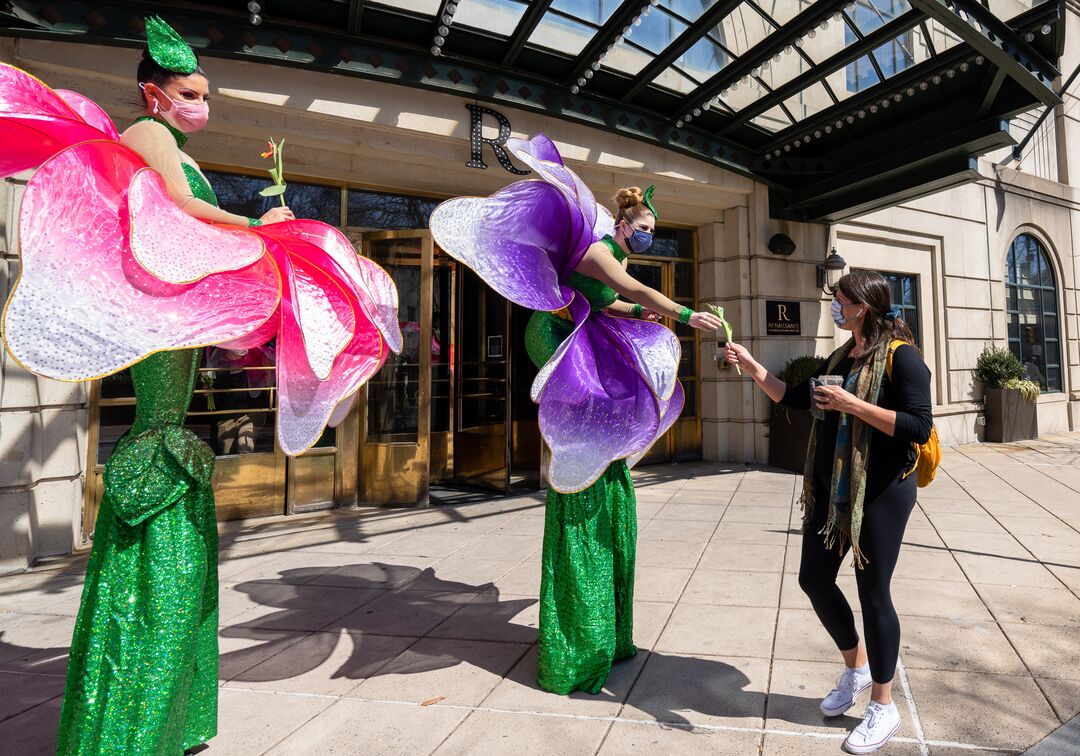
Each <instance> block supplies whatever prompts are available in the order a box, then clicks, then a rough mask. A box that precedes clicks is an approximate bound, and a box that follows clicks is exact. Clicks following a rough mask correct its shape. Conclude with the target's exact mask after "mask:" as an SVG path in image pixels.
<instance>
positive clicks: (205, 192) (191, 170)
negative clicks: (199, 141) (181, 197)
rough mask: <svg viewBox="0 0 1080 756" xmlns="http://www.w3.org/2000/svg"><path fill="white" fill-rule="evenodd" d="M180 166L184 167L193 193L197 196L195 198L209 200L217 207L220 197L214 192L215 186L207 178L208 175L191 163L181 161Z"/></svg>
mask: <svg viewBox="0 0 1080 756" xmlns="http://www.w3.org/2000/svg"><path fill="white" fill-rule="evenodd" d="M180 166H181V167H182V168H183V169H184V175H185V176H187V182H188V186H189V187H191V193H192V194H193V195H194V196H195V199H201V200H202V201H203V202H209V203H210V204H211V205H213V206H214V207H217V206H218V198H217V195H216V194H214V188H213V187H212V186H210V182H209V181H207V180H206V177H205V176H203V175H202V174H201V173H199V169H198V168H196V167H195V166H193V165H191V164H190V163H181V164H180Z"/></svg>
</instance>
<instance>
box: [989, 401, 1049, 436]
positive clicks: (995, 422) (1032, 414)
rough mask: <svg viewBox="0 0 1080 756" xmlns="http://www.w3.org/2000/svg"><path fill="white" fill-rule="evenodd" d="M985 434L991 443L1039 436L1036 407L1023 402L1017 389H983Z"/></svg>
mask: <svg viewBox="0 0 1080 756" xmlns="http://www.w3.org/2000/svg"><path fill="white" fill-rule="evenodd" d="M985 401H986V409H985V412H986V433H985V434H984V436H983V440H985V441H989V442H992V443H1010V442H1012V441H1026V440H1028V439H1032V438H1038V437H1039V413H1038V407H1037V406H1036V405H1035V404H1033V403H1030V402H1026V401H1024V398H1023V397H1022V396H1021V395H1020V391H1019V390H1017V389H992V388H988V389H986V399H985Z"/></svg>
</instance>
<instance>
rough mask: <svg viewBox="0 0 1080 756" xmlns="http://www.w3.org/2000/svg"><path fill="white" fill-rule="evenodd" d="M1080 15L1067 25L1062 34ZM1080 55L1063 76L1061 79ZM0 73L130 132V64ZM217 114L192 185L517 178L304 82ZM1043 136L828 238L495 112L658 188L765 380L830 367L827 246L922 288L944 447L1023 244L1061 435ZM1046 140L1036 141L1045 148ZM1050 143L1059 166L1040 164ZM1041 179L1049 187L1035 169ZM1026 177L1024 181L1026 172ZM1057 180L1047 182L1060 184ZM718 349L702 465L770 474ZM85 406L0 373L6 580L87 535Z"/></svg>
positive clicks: (590, 166)
mask: <svg viewBox="0 0 1080 756" xmlns="http://www.w3.org/2000/svg"><path fill="white" fill-rule="evenodd" d="M1076 22H1077V16H1075V15H1070V17H1069V20H1068V23H1069V24H1070V28H1072V27H1075V26H1076ZM1078 55H1080V48H1077V49H1074V50H1069V51H1068V54H1067V55H1066V59H1065V60H1063V61H1062V65H1061V68H1062V70H1065V71H1068V70H1071V69H1072V67H1073V66H1074V65H1075V63H1076V60H1075V59H1076V58H1077V57H1078ZM0 60H3V61H5V62H9V63H13V64H14V65H18V66H20V67H22V68H25V69H26V70H28V71H30V72H31V73H33V74H34V75H36V76H38V77H40V78H41V79H43V80H44V81H46V82H48V83H49V84H50V85H52V86H55V87H63V88H68V89H73V90H77V91H79V92H81V93H83V94H86V95H88V96H89V97H91V98H93V99H94V100H95V101H97V102H98V103H100V104H101V105H102V106H103V107H104V108H105V109H106V110H107V111H108V112H109V114H110V115H111V116H112V117H113V118H114V120H115V121H116V122H117V123H118V124H120V125H124V124H126V123H128V122H129V121H130V120H131V119H132V117H133V116H134V115H135V106H134V102H135V99H136V92H137V90H136V88H135V86H134V81H133V74H134V68H135V65H136V61H137V54H136V53H135V52H134V51H133V50H130V49H118V48H112V47H98V46H91V45H76V44H68V43H61V42H51V41H40V40H31V39H18V40H11V39H5V40H0ZM205 64H206V68H207V69H208V71H209V73H210V76H211V87H212V92H213V106H212V114H213V118H212V119H211V122H210V126H209V128H208V129H207V130H206V131H205V132H203V133H201V134H199V135H198V136H197V137H195V138H194V139H192V141H191V143H190V145H189V151H190V153H191V154H192V155H193V157H195V158H196V159H197V160H199V162H200V163H201V164H202V165H204V166H205V167H209V168H218V169H223V170H235V171H243V172H248V173H256V174H261V173H262V171H263V170H264V169H265V165H264V164H263V162H262V161H260V160H259V157H258V156H259V152H260V150H261V148H262V145H263V143H264V141H265V139H267V138H269V137H273V138H276V139H280V138H282V137H284V138H286V140H287V141H288V143H289V151H288V155H287V165H286V171H287V173H288V175H289V177H291V178H293V179H294V180H303V179H310V180H316V181H320V182H323V183H338V184H341V185H348V186H355V187H360V188H366V189H373V190H382V191H397V192H404V193H416V194H422V195H424V196H429V197H450V196H455V195H461V194H487V193H490V192H492V191H494V190H496V189H498V188H499V187H501V186H503V185H505V184H506V183H508V182H509V181H511V180H513V179H514V178H516V177H513V176H511V175H510V174H508V173H506V172H504V171H503V170H502V169H501V168H500V167H499V166H498V163H497V162H496V161H495V160H493V159H488V158H490V153H486V154H485V160H487V162H488V163H489V166H490V167H489V168H488V170H484V171H481V170H475V169H471V168H468V167H466V166H465V162H466V161H467V160H468V157H469V142H468V129H469V113H468V111H467V109H466V108H465V105H466V104H467V103H468V102H471V101H469V100H466V99H464V98H458V97H453V96H449V95H445V94H438V93H431V92H425V91H421V90H418V89H412V88H408V87H402V86H394V85H389V84H384V83H378V82H368V81H362V80H359V79H354V78H345V77H339V76H333V75H328V74H321V73H317V72H312V71H302V70H296V69H290V68H283V67H271V66H263V65H257V64H253V63H248V62H238V61H229V60H222V59H208V60H206V61H205ZM1072 102H1073V99H1072V98H1071V97H1070V98H1069V101H1068V103H1067V104H1066V107H1065V108H1062V109H1060V110H1061V112H1060V114H1059V115H1058V117H1057V118H1056V119H1050V121H1049V122H1048V125H1047V126H1046V127H1044V128H1045V130H1046V136H1045V137H1043V138H1042V139H1041V140H1040V141H1039V143H1038V144H1037V145H1036V146H1035V149H1034V150H1033V154H1035V152H1037V153H1038V158H1037V159H1032V160H1030V161H1025V164H1023V165H1021V170H1019V171H1017V170H1015V163H1013V164H1012V165H1013V166H1014V167H1004V168H1002V167H999V166H996V165H995V162H1000V161H1001V159H1003V157H1004V156H991V157H990V159H987V160H984V161H982V163H981V167H982V172H983V176H984V178H983V179H982V180H981V181H979V182H977V183H974V184H970V185H967V186H964V187H961V188H957V189H953V190H950V191H948V192H945V193H942V194H939V195H935V196H932V197H927V198H924V199H921V200H918V201H914V202H909V203H905V204H903V205H900V206H897V207H894V208H891V209H888V210H883V211H880V212H876V213H873V214H872V215H868V216H865V217H861V218H858V219H856V220H853V221H850V222H846V223H843V224H838V225H835V226H832V227H829V226H825V225H817V224H802V223H791V222H782V221H777V220H773V219H771V218H770V217H769V212H768V210H769V206H768V191H767V189H766V187H765V186H764V185H762V184H759V183H756V182H754V181H752V180H750V179H748V178H745V177H742V176H738V175H735V174H733V173H731V172H728V171H725V170H723V169H721V168H719V167H717V166H713V165H709V164H707V163H704V162H702V161H700V160H696V159H693V158H690V157H688V156H684V155H681V154H677V153H674V152H670V151H666V150H663V149H660V148H658V147H653V146H651V145H647V144H644V143H641V142H638V141H635V140H631V139H629V138H625V137H620V136H617V135H613V134H610V133H606V132H602V131H599V130H595V129H591V128H588V127H586V126H583V125H580V124H576V123H570V122H567V121H562V120H558V119H555V118H547V117H543V116H540V115H538V114H536V113H532V112H525V111H515V110H513V109H511V108H505V107H499V108H498V109H499V110H500V111H501V112H503V113H505V114H506V116H507V117H508V118H509V119H510V120H511V122H512V125H513V131H514V133H515V135H522V136H524V135H528V134H532V133H535V132H538V131H544V132H546V133H549V134H551V135H552V136H553V137H555V138H556V141H557V143H558V145H559V147H560V149H561V150H562V152H563V155H564V156H565V157H566V158H567V159H568V160H569V161H570V163H571V164H572V165H573V167H574V168H575V170H577V171H578V172H579V173H580V174H581V176H582V177H583V178H584V179H585V180H586V181H587V182H588V183H589V185H590V186H591V187H592V188H593V190H594V192H595V194H596V195H597V197H598V198H600V199H601V200H603V199H604V198H606V197H609V196H611V195H612V194H613V193H614V191H615V190H616V189H617V188H618V187H620V186H626V185H647V184H650V183H655V184H656V185H657V187H658V189H657V201H658V204H659V205H660V207H661V208H662V212H663V216H664V217H663V220H664V222H665V223H672V224H676V225H678V226H681V227H684V228H693V229H695V230H696V232H697V240H698V261H699V270H698V297H699V300H700V301H701V302H703V303H716V304H720V305H723V306H724V307H725V309H726V311H727V313H728V315H729V318H730V320H731V321H732V322H733V323H734V325H735V329H736V338H737V339H738V340H740V341H741V342H743V343H744V344H746V345H747V346H748V347H749V348H750V349H751V350H752V351H753V352H754V353H755V354H756V355H757V356H758V357H759V358H760V359H761V360H762V361H763V362H764V363H765V364H766V365H767V366H768V367H769V368H770V369H774V370H775V369H778V368H780V367H782V366H783V364H784V362H785V361H786V360H787V359H789V358H791V357H793V356H796V355H799V354H804V353H816V354H828V352H830V351H831V350H832V349H833V348H834V347H835V346H836V345H837V344H838V343H839V341H838V337H837V335H836V332H835V329H834V327H833V325H832V322H831V320H830V318H829V312H828V304H829V302H828V298H827V297H826V296H825V295H824V294H823V293H822V292H821V290H820V289H819V288H818V287H817V285H816V268H817V266H818V265H819V264H821V262H822V261H823V260H824V258H825V256H826V254H827V252H828V250H829V249H830V248H831V247H833V246H835V247H836V248H837V250H838V251H839V252H840V254H841V255H842V256H843V257H844V258H845V259H846V260H847V261H848V263H849V265H851V266H853V267H863V268H873V269H879V270H883V271H891V272H897V273H906V274H911V275H915V276H918V281H919V292H920V301H919V311H920V314H921V320H922V327H923V346H924V351H925V354H926V359H927V362H928V363H929V364H930V366H931V369H932V370H933V373H934V400H935V414H936V416H937V423H938V426H939V429H940V430H941V433H942V438H943V440H944V441H946V442H951V443H959V442H968V441H973V440H976V439H977V438H978V435H979V430H980V427H979V424H978V418H979V414H980V409H981V405H980V403H979V400H980V394H979V393H978V389H977V387H974V386H973V385H972V379H971V373H970V370H971V367H972V366H973V364H974V361H975V358H976V356H977V355H978V353H979V351H981V349H982V348H983V346H984V345H985V344H988V343H997V344H999V345H1004V344H1005V338H1006V337H1005V333H1006V329H1005V316H1004V302H1005V288H1004V283H1003V281H1004V265H1005V255H1006V252H1007V250H1008V247H1009V244H1010V242H1011V241H1012V239H1013V238H1014V237H1015V236H1016V235H1017V234H1018V233H1020V232H1021V231H1026V232H1029V233H1032V234H1034V235H1035V236H1037V238H1039V239H1040V240H1041V241H1042V242H1043V244H1044V245H1045V246H1046V248H1047V249H1048V250H1049V251H1050V253H1051V256H1052V257H1053V264H1054V266H1055V274H1056V277H1057V282H1058V287H1059V296H1058V300H1059V303H1060V306H1061V307H1062V308H1063V312H1062V313H1061V314H1062V316H1063V317H1062V323H1063V330H1064V337H1063V340H1067V343H1063V345H1064V346H1065V347H1066V353H1067V355H1068V357H1067V363H1068V370H1067V371H1066V375H1065V376H1064V377H1063V381H1064V386H1065V391H1064V392H1063V393H1060V394H1048V395H1045V396H1044V397H1043V399H1042V400H1041V401H1040V406H1039V414H1040V418H1039V420H1040V427H1041V428H1042V429H1044V430H1046V431H1052V430H1063V429H1070V428H1073V427H1074V425H1075V423H1074V420H1073V413H1074V412H1075V411H1076V407H1075V405H1076V401H1077V400H1080V372H1078V371H1080V341H1078V335H1077V327H1078V323H1077V296H1076V280H1075V279H1076V276H1075V273H1074V265H1075V263H1074V252H1073V246H1074V245H1073V236H1074V234H1078V233H1080V203H1078V200H1080V197H1078V196H1077V190H1076V189H1075V188H1073V187H1072V186H1070V185H1069V184H1068V180H1069V176H1080V149H1074V150H1072V151H1070V150H1069V149H1068V147H1069V146H1070V145H1072V144H1076V145H1080V120H1078V119H1077V115H1076V114H1072V113H1069V110H1068V104H1069V103H1072ZM1047 140H1049V141H1047ZM1050 144H1052V149H1051V148H1050V147H1048V145H1050ZM1047 166H1049V168H1048V167H1047ZM1033 167H1034V169H1033ZM1059 179H1060V181H1059ZM19 191H20V182H19V181H8V182H5V183H4V184H3V185H0V208H2V209H0V223H3V224H4V228H3V232H2V233H0V245H2V246H0V251H2V253H3V260H2V266H3V267H2V269H0V292H2V293H3V295H4V296H5V297H6V295H7V292H8V290H9V288H10V285H11V282H12V281H13V279H14V277H15V275H16V273H17V239H16V236H15V232H16V224H15V222H14V219H15V215H16V212H17V204H18V195H19ZM776 233H784V234H787V235H788V236H790V237H791V238H792V239H793V240H794V241H795V243H796V245H797V250H796V252H795V253H794V254H793V255H792V256H790V257H781V256H777V255H774V254H772V253H770V252H769V251H768V249H767V248H766V245H767V243H768V240H769V238H770V237H771V236H772V235H774V234H776ZM770 299H782V300H789V301H797V302H799V303H800V304H801V320H802V335H800V336H766V335H765V307H766V304H765V303H766V301H767V300H770ZM716 350H717V343H716V340H715V339H714V338H703V339H702V340H701V352H700V354H699V365H700V367H699V376H700V378H701V397H700V400H701V405H700V414H701V417H702V429H703V449H702V453H703V456H704V458H705V459H707V460H725V461H738V462H744V461H745V462H763V461H765V460H766V459H767V444H768V417H769V405H768V400H767V399H766V398H765V397H764V396H763V394H762V393H761V392H759V391H757V390H756V389H754V387H753V386H752V384H751V383H750V382H749V381H748V380H746V379H745V378H739V377H737V376H736V375H735V374H734V372H733V371H732V370H730V369H721V368H719V367H718V366H717V362H716ZM87 417H88V412H87V391H86V389H85V387H83V386H82V385H79V384H61V383H57V382H54V381H48V380H43V379H38V378H35V377H33V376H31V375H29V374H28V373H26V372H25V371H24V370H22V369H21V368H19V367H18V366H17V365H14V364H12V363H11V361H10V358H9V357H7V356H6V355H5V357H4V363H3V369H2V373H0V424H2V425H0V571H8V570H12V569H21V568H23V567H25V566H26V565H27V564H29V563H31V562H33V561H34V560H37V559H41V558H43V557H46V556H49V555H52V554H58V553H65V552H67V551H70V550H71V548H72V547H73V546H74V545H76V544H75V540H76V535H75V534H76V533H77V532H79V531H80V528H81V523H80V517H81V511H82V499H83V493H82V487H83V483H84V478H85V475H84V467H85V460H86V458H87V454H86V428H87Z"/></svg>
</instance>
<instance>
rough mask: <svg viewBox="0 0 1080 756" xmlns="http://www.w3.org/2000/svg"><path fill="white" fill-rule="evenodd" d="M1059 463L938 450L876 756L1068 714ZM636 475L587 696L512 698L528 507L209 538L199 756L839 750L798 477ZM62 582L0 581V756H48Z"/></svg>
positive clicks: (900, 596)
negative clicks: (624, 609) (213, 553)
mask: <svg viewBox="0 0 1080 756" xmlns="http://www.w3.org/2000/svg"><path fill="white" fill-rule="evenodd" d="M1078 462H1080V434H1068V435H1055V436H1048V437H1044V438H1043V439H1041V440H1039V441H1037V442H1032V443H1028V444H1023V445H1014V446H989V445H987V446H968V447H960V448H956V449H951V450H948V451H947V453H946V457H945V461H944V464H943V468H942V470H941V471H940V472H939V474H938V479H937V480H936V481H935V482H934V484H933V485H932V486H930V487H929V488H927V489H924V490H922V491H921V492H920V494H921V495H920V501H919V507H918V508H917V510H916V512H915V513H914V515H913V517H912V520H911V523H910V525H909V528H908V531H907V536H906V538H905V548H904V551H903V552H902V554H901V557H900V563H899V567H898V571H897V577H896V580H895V582H894V596H895V601H896V604H897V606H898V608H899V610H900V612H901V614H902V622H903V631H904V637H903V642H902V644H903V649H902V653H901V668H900V670H899V674H898V676H897V683H896V688H895V691H896V697H897V703H898V706H899V707H900V709H901V712H902V714H903V717H904V726H903V729H902V730H901V732H900V735H899V736H898V737H897V738H896V739H895V740H894V741H893V743H892V744H891V745H890V746H889V747H888V748H887V749H886V750H885V751H884V752H885V753H890V754H926V753H933V754H962V753H967V754H972V753H991V752H999V753H1016V752H1020V751H1023V750H1024V749H1026V748H1028V747H1029V746H1031V745H1033V744H1035V743H1036V742H1038V741H1040V740H1042V739H1043V738H1044V737H1046V736H1047V735H1048V734H1049V733H1050V732H1051V731H1053V730H1054V729H1055V728H1057V727H1058V726H1059V725H1060V724H1061V723H1062V722H1065V721H1067V720H1069V719H1071V718H1072V717H1073V716H1074V715H1075V714H1077V712H1078V711H1080V598H1078V597H1077V596H1078V594H1080V466H1078V465H1077V463H1078ZM635 478H636V479H637V482H638V516H639V521H640V525H639V527H640V539H639V544H638V568H637V588H636V597H637V604H636V606H635V632H636V641H637V643H638V646H639V648H640V649H641V651H640V652H639V654H638V656H637V657H636V658H634V659H633V660H630V661H627V662H623V663H621V664H619V665H616V667H615V669H614V671H613V673H612V675H611V677H610V679H609V681H608V685H607V688H606V689H605V690H604V691H603V693H601V694H600V695H597V696H590V695H585V694H575V695H573V696H570V697H559V696H554V695H550V694H547V693H544V692H542V691H540V690H538V689H537V687H536V683H535V672H536V647H535V641H536V622H537V603H536V602H537V599H536V597H537V595H538V589H539V559H540V554H539V550H540V545H541V534H542V529H543V497H542V495H541V494H536V495H532V496H528V497H518V498H508V499H499V500H487V499H484V498H482V497H477V500H476V501H474V502H469V501H468V500H464V501H457V502H456V503H454V504H452V505H446V506H441V507H436V508H434V509H431V510H403V509H393V510H386V509H382V510H375V509H367V510H360V511H349V512H335V513H330V514H327V515H323V516H318V517H308V518H301V519H298V518H290V519H288V520H285V519H278V520H274V521H268V520H260V521H255V522H249V523H234V524H230V525H227V526H225V529H224V533H223V535H222V563H221V580H222V585H221V678H222V689H221V707H220V731H221V734H220V735H219V736H218V737H217V738H215V739H214V740H213V741H212V742H211V750H210V753H221V754H228V755H229V756H233V755H235V754H262V753H273V754H354V753H355V754H361V753H362V754H384V753H386V754H389V753H393V754H429V753H438V754H472V753H478V752H482V753H484V754H485V756H495V755H496V754H513V755H514V756H517V755H518V754H523V753H529V754H542V753H552V754H594V753H601V754H627V753H648V754H688V753H702V754H706V753H708V754H759V753H763V754H818V753H839V748H840V742H841V740H842V739H843V737H844V736H845V735H846V733H847V731H848V730H849V729H850V728H851V727H852V726H854V724H855V723H856V721H857V720H856V719H854V718H853V717H852V716H846V717H840V718H837V719H834V720H825V719H824V718H823V717H822V715H821V714H820V712H819V711H818V708H817V706H818V701H819V699H820V697H821V696H822V695H823V694H824V693H825V692H827V691H828V690H829V688H830V687H831V686H832V684H833V683H834V681H835V678H836V676H837V675H838V673H839V672H840V663H839V661H838V656H837V652H836V650H835V648H833V647H832V646H831V642H830V640H829V638H828V636H827V635H826V633H825V631H824V630H823V629H822V628H821V626H820V625H819V624H818V622H817V620H816V618H815V617H814V615H813V612H812V611H811V610H810V607H809V604H808V603H807V601H806V599H805V597H804V596H803V594H802V593H801V591H800V590H799V587H798V582H797V575H796V573H797V570H798V559H799V542H800V535H799V522H800V519H799V512H798V509H797V506H796V505H795V504H794V500H795V499H796V498H797V490H798V478H797V476H795V475H791V474H787V473H781V472H777V471H770V470H765V469H747V468H744V467H741V466H739V467H733V466H730V465H726V466H725V465H713V464H705V463H694V464H689V465H678V466H670V467H663V468H648V469H645V470H642V471H641V472H639V473H637V474H636V475H635ZM84 564H85V562H84V560H82V559H72V560H67V561H65V562H63V563H61V564H57V565H52V566H49V567H47V568H42V569H39V570H37V571H35V572H33V573H28V574H24V575H19V576H14V577H7V578H0V686H2V690H3V691H4V692H3V693H2V694H0V743H2V744H3V752H4V753H5V754H37V753H51V752H52V751H53V749H54V748H55V728H56V721H57V717H58V715H59V710H60V700H61V699H60V696H61V693H62V688H63V673H64V667H65V663H66V646H67V644H68V642H69V640H70V634H71V629H72V625H73V622H74V616H73V615H74V614H75V612H76V610H77V608H78V600H79V592H80V590H81V585H82V570H83V568H84ZM842 586H843V588H844V590H845V592H846V593H847V594H848V596H849V598H851V599H852V603H853V606H856V607H857V605H858V604H857V600H856V596H855V591H854V578H853V572H852V569H851V567H850V566H849V565H846V566H845V568H844V571H843V572H842ZM425 704H427V705H425ZM864 704H865V701H860V704H859V706H858V708H856V709H853V710H852V712H851V714H852V715H855V714H861V707H862V706H863V705H864Z"/></svg>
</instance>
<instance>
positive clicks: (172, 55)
mask: <svg viewBox="0 0 1080 756" xmlns="http://www.w3.org/2000/svg"><path fill="white" fill-rule="evenodd" d="M146 49H147V50H149V51H150V57H151V58H153V59H154V62H155V63H157V64H158V65H159V66H161V67H162V68H164V69H165V70H166V71H172V72H174V73H181V74H189V73H194V72H195V69H196V68H198V67H199V60H198V58H196V57H195V52H194V51H193V50H192V49H191V46H190V45H188V43H187V42H185V41H184V38H183V37H181V36H180V35H179V34H177V33H176V30H175V29H173V28H172V27H171V26H169V25H168V24H167V23H165V22H164V21H162V20H161V18H160V17H158V16H150V17H148V18H147V19H146Z"/></svg>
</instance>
